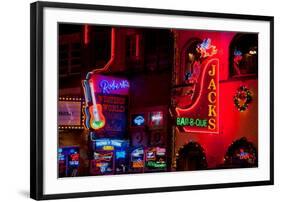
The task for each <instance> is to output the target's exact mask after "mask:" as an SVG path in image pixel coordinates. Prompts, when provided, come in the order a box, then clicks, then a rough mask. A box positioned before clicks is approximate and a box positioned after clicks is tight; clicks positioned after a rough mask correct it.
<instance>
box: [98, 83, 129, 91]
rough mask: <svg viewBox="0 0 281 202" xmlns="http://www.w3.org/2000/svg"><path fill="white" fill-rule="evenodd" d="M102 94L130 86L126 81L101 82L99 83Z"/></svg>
mask: <svg viewBox="0 0 281 202" xmlns="http://www.w3.org/2000/svg"><path fill="white" fill-rule="evenodd" d="M99 87H100V88H101V91H102V93H105V94H110V93H111V92H112V91H115V90H119V89H125V88H129V87H130V84H129V81H127V80H120V81H116V80H101V81H100V83H99Z"/></svg>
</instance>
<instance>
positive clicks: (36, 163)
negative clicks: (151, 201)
mask: <svg viewBox="0 0 281 202" xmlns="http://www.w3.org/2000/svg"><path fill="white" fill-rule="evenodd" d="M47 7H49V8H61V9H64V8H67V9H80V10H99V11H117V12H118V11H121V12H130V13H148V14H163V15H167V16H169V15H170V16H173V15H176V16H194V17H209V18H224V19H238V20H254V21H267V22H269V23H270V42H269V43H270V44H269V46H270V134H269V135H270V180H266V181H255V182H239V183H221V184H204V185H191V186H190V185H189V186H175V187H154V188H143V189H129V190H112V191H93V192H82V193H80V192H79V193H67V194H60V193H59V194H51V195H45V194H44V193H43V128H44V125H43V105H44V97H43V40H44V39H43V31H44V30H43V18H44V15H43V9H44V8H47ZM30 11H31V15H30V16H31V17H30V47H31V52H30V62H31V70H30V86H31V88H30V93H31V95H30V197H31V198H33V199H36V200H45V199H62V198H76V197H93V196H108V195H123V194H139V193H154V192H171V191H186V190H198V189H215V188H228V187H245V186H259V185H273V183H274V152H273V151H274V141H273V140H274V76H273V75H274V17H272V16H258V15H240V14H226V13H213V12H195V11H183V10H166V9H150V8H134V7H120V6H103V5H88V4H75V3H57V2H35V3H32V4H31V6H30Z"/></svg>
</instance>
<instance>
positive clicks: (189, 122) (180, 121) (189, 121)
mask: <svg viewBox="0 0 281 202" xmlns="http://www.w3.org/2000/svg"><path fill="white" fill-rule="evenodd" d="M177 126H197V127H202V128H205V127H208V120H207V119H193V118H186V117H178V118H177Z"/></svg>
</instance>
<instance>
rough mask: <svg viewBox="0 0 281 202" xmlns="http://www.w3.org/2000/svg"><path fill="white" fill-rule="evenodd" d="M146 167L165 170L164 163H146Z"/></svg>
mask: <svg viewBox="0 0 281 202" xmlns="http://www.w3.org/2000/svg"><path fill="white" fill-rule="evenodd" d="M146 165H147V166H148V167H153V168H166V166H167V165H166V163H165V162H163V163H160V162H155V161H148V162H147V163H146Z"/></svg>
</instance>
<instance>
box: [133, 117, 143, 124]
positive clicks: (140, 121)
mask: <svg viewBox="0 0 281 202" xmlns="http://www.w3.org/2000/svg"><path fill="white" fill-rule="evenodd" d="M134 123H135V124H136V125H138V126H141V125H142V124H143V123H144V118H143V116H140V115H139V116H137V117H136V118H135V119H134Z"/></svg>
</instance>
